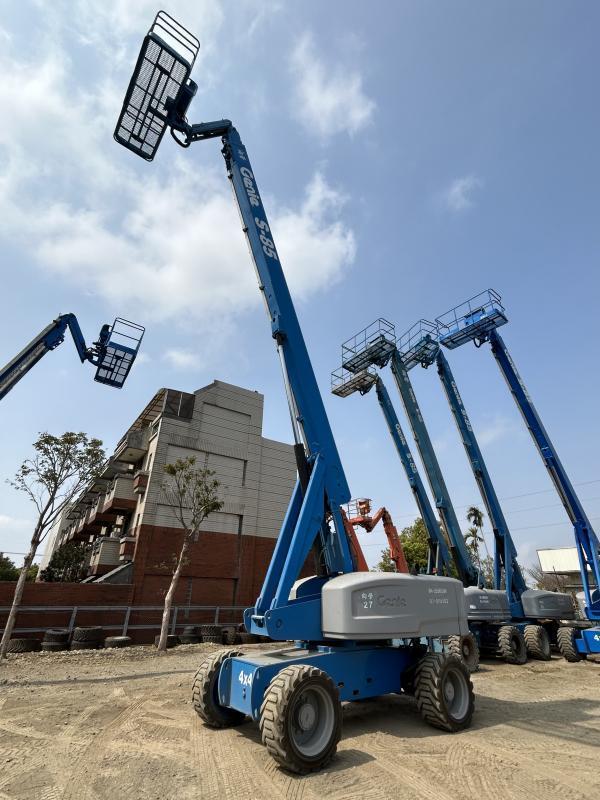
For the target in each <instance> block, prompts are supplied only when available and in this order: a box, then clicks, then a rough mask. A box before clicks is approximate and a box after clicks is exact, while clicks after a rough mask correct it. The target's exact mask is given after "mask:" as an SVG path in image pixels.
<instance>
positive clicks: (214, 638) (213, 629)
mask: <svg viewBox="0 0 600 800" xmlns="http://www.w3.org/2000/svg"><path fill="white" fill-rule="evenodd" d="M200 634H201V636H202V641H203V642H208V643H210V644H223V628H222V627H221V625H200Z"/></svg>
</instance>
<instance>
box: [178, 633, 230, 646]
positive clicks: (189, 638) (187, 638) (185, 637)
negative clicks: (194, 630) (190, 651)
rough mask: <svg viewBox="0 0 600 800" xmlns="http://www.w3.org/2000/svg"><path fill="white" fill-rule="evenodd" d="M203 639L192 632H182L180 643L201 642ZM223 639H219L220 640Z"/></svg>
mask: <svg viewBox="0 0 600 800" xmlns="http://www.w3.org/2000/svg"><path fill="white" fill-rule="evenodd" d="M201 641H202V637H201V636H196V635H194V634H191V633H182V634H181V636H180V637H179V644H200V642H201ZM220 641H221V640H220V639H219V642H220Z"/></svg>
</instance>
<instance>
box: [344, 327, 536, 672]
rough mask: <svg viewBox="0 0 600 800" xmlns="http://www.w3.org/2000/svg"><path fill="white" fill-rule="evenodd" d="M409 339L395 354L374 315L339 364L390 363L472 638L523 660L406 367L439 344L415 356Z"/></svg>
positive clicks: (391, 336) (518, 630)
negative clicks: (474, 553) (476, 558)
mask: <svg viewBox="0 0 600 800" xmlns="http://www.w3.org/2000/svg"><path fill="white" fill-rule="evenodd" d="M412 344H413V342H412V339H411V340H410V341H407V342H405V352H404V353H403V354H401V353H400V350H399V349H398V346H397V342H396V332H395V328H394V326H393V325H392V323H390V322H388V321H387V320H385V319H382V318H380V319H378V320H376V321H375V322H374V323H372V324H371V325H369V326H368V327H367V328H365V329H364V330H362V331H360V332H359V333H358V334H356V336H354V337H352V338H351V339H348V341H347V342H345V343H344V344H343V345H342V367H343V368H344V369H346V370H348V371H349V372H354V373H359V372H361V371H363V370H366V369H368V368H369V367H371V366H376V367H379V368H383V367H385V366H386V365H387V364H388V363H389V364H390V367H391V370H392V375H393V376H394V379H395V382H396V385H397V387H398V391H399V393H400V397H401V399H402V403H403V406H404V409H405V412H406V416H407V417H408V420H409V423H410V426H411V429H412V433H413V437H414V439H415V442H416V444H417V448H418V450H419V454H420V456H421V460H422V462H423V466H424V467H425V473H426V475H427V478H428V481H429V486H430V488H431V492H432V494H433V496H434V498H435V504H436V507H437V508H438V509H439V513H440V517H441V520H442V524H443V526H444V530H445V533H446V535H447V537H448V540H449V541H450V543H451V552H452V557H453V559H454V563H455V566H456V569H457V572H458V575H459V578H460V579H461V581H462V582H463V585H464V587H465V590H464V593H465V602H466V604H467V614H468V619H469V627H470V630H471V632H472V633H473V635H474V636H475V638H476V640H477V644H478V647H479V650H480V651H482V652H483V653H485V654H489V655H496V654H497V655H499V656H500V657H501V658H503V659H504V660H505V661H507V662H508V663H510V664H524V663H525V662H526V660H527V648H526V645H525V639H524V635H523V629H524V625H523V624H518V623H517V624H515V621H514V620H512V619H511V616H510V611H509V609H508V607H507V601H506V593H505V592H504V591H502V590H499V589H487V588H484V587H483V585H482V583H483V581H482V577H481V574H480V571H479V569H478V568H477V566H476V565H475V564H474V563H473V560H472V558H471V555H470V553H469V551H468V549H467V546H466V544H465V540H464V538H463V535H462V531H461V529H460V526H459V523H458V519H457V517H456V513H455V511H454V506H453V505H452V500H451V498H450V493H449V492H448V488H447V486H446V482H445V480H444V477H443V474H442V470H441V468H440V465H439V462H438V460H437V456H436V454H435V451H434V449H433V445H432V443H431V438H430V436H429V432H428V430H427V427H426V425H425V421H424V419H423V414H422V413H421V409H420V407H419V403H418V401H417V398H416V395H415V392H414V389H413V387H412V384H411V381H410V378H409V375H408V370H409V369H410V368H411V367H413V366H414V365H415V364H416V363H420V361H421V360H423V359H425V358H427V357H428V356H429V355H430V354H433V357H434V358H435V353H436V352H437V350H438V349H439V347H438V344H437V341H436V340H432V341H431V342H423V343H421V344H420V348H421V349H423V350H424V351H425V352H419V358H416V357H415V352H414V351H413V350H412V349H411V346H412Z"/></svg>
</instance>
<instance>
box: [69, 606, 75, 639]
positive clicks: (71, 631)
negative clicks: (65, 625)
mask: <svg viewBox="0 0 600 800" xmlns="http://www.w3.org/2000/svg"><path fill="white" fill-rule="evenodd" d="M76 617H77V606H73V611H72V612H71V619H70V620H69V634H72V633H73V628H74V627H75V618H76Z"/></svg>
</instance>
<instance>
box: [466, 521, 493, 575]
mask: <svg viewBox="0 0 600 800" xmlns="http://www.w3.org/2000/svg"><path fill="white" fill-rule="evenodd" d="M483 520H484V516H483V511H482V510H481V509H480V508H477V506H469V508H468V509H467V521H468V522H470V523H471V527H470V528H469V529H468V531H467V533H466V534H465V542H466V543H467V545H468V546H469V548H470V549H471V551H472V552H473V554H474V556H475V559H476V562H477V569H478V570H479V572H480V573H481V556H480V553H479V545H480V544H483V546H484V548H485V552H486V555H487V556H488V557H489V552H488V548H487V542H486V541H485V537H484V535H483Z"/></svg>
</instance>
